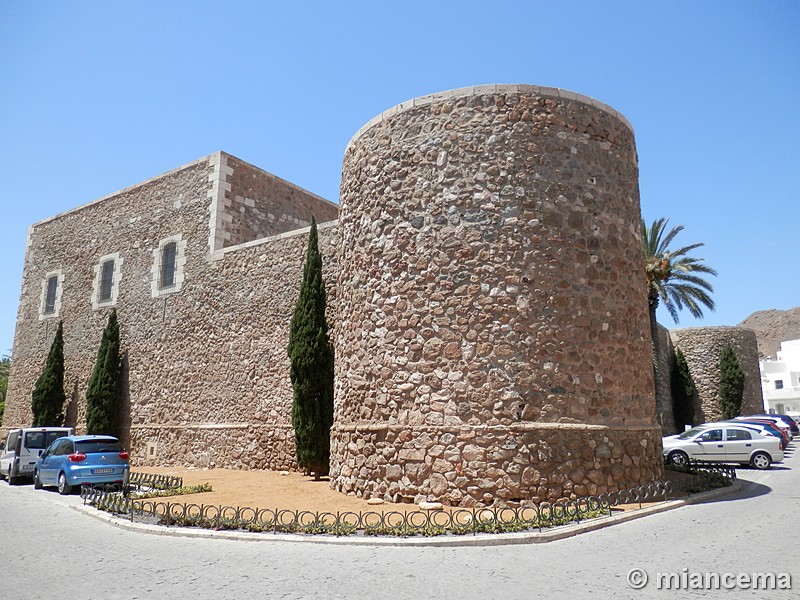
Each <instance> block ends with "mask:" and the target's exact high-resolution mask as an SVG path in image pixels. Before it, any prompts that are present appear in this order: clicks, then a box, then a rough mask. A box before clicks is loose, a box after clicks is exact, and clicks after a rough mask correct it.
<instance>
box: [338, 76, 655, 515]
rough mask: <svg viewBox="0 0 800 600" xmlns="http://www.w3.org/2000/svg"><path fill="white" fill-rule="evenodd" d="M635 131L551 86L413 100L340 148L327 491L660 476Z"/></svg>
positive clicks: (502, 493)
mask: <svg viewBox="0 0 800 600" xmlns="http://www.w3.org/2000/svg"><path fill="white" fill-rule="evenodd" d="M640 219H641V216H640V210H639V190H638V167H637V157H636V148H635V145H634V138H633V132H632V131H631V127H630V125H629V124H628V122H627V121H626V120H625V119H624V118H623V117H622V116H621V115H620V114H619V113H617V112H616V111H615V110H613V109H612V108H610V107H608V106H606V105H604V104H601V103H600V102H597V101H596V100H593V99H591V98H587V97H585V96H580V95H578V94H575V93H573V92H567V91H564V90H559V89H555V88H542V87H537V86H530V85H488V86H478V87H470V88H463V89H458V90H453V91H449V92H444V93H441V94H433V95H431V96H424V97H421V98H416V99H414V100H410V101H408V102H404V103H402V104H400V105H398V106H396V107H394V108H392V109H389V110H388V111H386V112H384V113H383V114H381V115H379V116H378V117H376V118H375V119H373V120H372V121H370V122H369V123H367V124H366V125H365V126H364V127H363V128H362V129H361V130H360V131H359V132H358V133H357V134H356V135H355V137H354V138H353V139H352V140H351V141H350V143H349V145H348V147H347V150H346V152H345V158H344V165H343V173H342V188H341V212H340V220H339V227H340V235H341V250H340V256H339V265H340V271H339V276H338V282H337V302H338V305H339V322H338V324H337V327H336V336H335V337H336V342H335V347H336V361H337V362H336V365H337V366H336V384H335V386H336V387H335V423H334V427H333V429H332V431H331V478H332V485H333V486H334V487H335V488H336V489H338V490H340V491H342V492H348V493H349V492H354V493H356V494H357V495H360V496H367V497H369V496H378V497H382V498H385V499H387V500H394V501H420V500H424V499H427V500H439V501H442V502H444V503H446V504H453V505H462V506H475V505H488V504H492V503H516V502H527V501H532V502H538V501H542V500H554V499H558V498H563V497H567V496H581V495H585V494H593V493H600V492H604V491H613V490H617V489H621V488H625V487H629V486H631V485H638V484H642V483H647V482H651V481H653V480H655V479H657V478H658V477H660V476H661V468H662V458H661V431H660V428H659V426H658V425H657V424H656V422H655V399H654V390H653V366H652V362H651V360H652V359H651V346H650V333H649V325H648V323H649V320H648V310H647V297H646V289H645V285H644V279H643V274H642V250H641V234H640V227H641V221H640Z"/></svg>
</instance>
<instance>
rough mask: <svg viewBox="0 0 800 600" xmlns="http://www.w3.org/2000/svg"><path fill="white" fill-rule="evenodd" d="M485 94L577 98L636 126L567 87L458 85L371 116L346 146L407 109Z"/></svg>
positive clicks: (614, 111)
mask: <svg viewBox="0 0 800 600" xmlns="http://www.w3.org/2000/svg"><path fill="white" fill-rule="evenodd" d="M485 94H535V95H537V96H545V97H550V98H560V99H563V100H573V101H575V102H581V103H582V104H587V105H589V106H593V107H595V108H597V109H599V110H602V111H604V112H607V113H609V114H610V115H612V116H614V117H616V118H617V119H619V120H620V121H621V122H622V123H624V124H625V125H626V126H627V127H628V129H630V130H631V133H633V126H632V125H631V124H630V121H628V119H626V118H625V116H624V115H622V113H620V112H619V111H617V110H615V109H614V108H612V107H611V106H609V105H608V104H605V103H603V102H600V101H599V100H595V99H594V98H591V97H590V96H584V95H583V94H579V93H577V92H572V91H570V90H564V89H561V88H556V87H546V86H539V85H529V84H522V83H520V84H517V83H494V84H487V85H472V86H467V87H462V88H456V89H453V90H447V91H445V92H436V93H435V94H427V95H425V96H419V97H417V98H412V99H411V100H406V101H405V102H401V103H400V104H397V105H396V106H393V107H391V108H389V109H387V110H385V111H383V112H382V113H380V114H379V115H377V116H376V117H373V118H372V119H370V120H369V121H368V122H367V123H366V124H365V125H364V126H363V127H361V129H359V130H358V131H357V132H356V134H355V135H354V136H353V137H352V138H350V141H349V142H347V146H346V147H345V151H347V149H348V148H350V146H351V145H352V144H353V142H355V141H356V140H357V139H358V138H359V137H361V136H362V135H363V134H364V133H365V132H366V131H367V130H368V129H370V128H372V127H373V126H374V125H377V124H378V123H380V122H382V121H383V120H385V119H389V118H391V117H394V116H395V115H397V114H399V113H402V112H405V111H406V110H410V109H412V108H416V107H418V106H425V105H427V104H433V103H434V102H439V101H443V100H450V99H455V98H467V97H470V96H482V95H485Z"/></svg>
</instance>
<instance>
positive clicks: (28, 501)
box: [0, 450, 800, 600]
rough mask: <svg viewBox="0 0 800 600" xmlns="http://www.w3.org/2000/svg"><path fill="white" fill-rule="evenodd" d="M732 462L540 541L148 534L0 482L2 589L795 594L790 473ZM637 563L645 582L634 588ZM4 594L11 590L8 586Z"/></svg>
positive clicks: (105, 597) (127, 593)
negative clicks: (736, 481)
mask: <svg viewBox="0 0 800 600" xmlns="http://www.w3.org/2000/svg"><path fill="white" fill-rule="evenodd" d="M796 462H797V459H796V458H795V457H793V456H792V452H791V450H790V452H789V454H788V455H787V459H786V461H785V463H784V464H783V465H777V466H776V467H775V468H773V469H772V470H770V471H766V472H759V471H753V470H750V469H740V470H739V478H740V481H742V482H743V483H744V486H743V489H742V490H741V491H739V492H737V493H735V494H732V495H729V496H725V497H723V498H720V499H717V500H714V501H711V502H707V503H703V504H697V505H693V506H687V507H683V508H678V509H675V510H670V511H667V512H664V513H661V514H657V515H653V516H649V517H646V518H643V519H638V520H635V521H631V522H629V523H624V524H620V525H616V526H613V527H609V528H606V529H603V530H599V531H594V532H590V533H586V534H582V535H578V536H576V537H573V538H570V539H566V540H561V541H556V542H551V543H547V544H531V545H509V546H494V547H478V548H465V547H423V548H420V547H413V548H412V547H372V546H364V545H323V544H318V543H314V542H313V538H311V540H312V541H309V542H302V543H287V542H280V541H272V540H270V541H259V542H241V541H231V540H223V539H191V538H183V537H165V536H155V535H147V534H143V533H140V532H136V531H128V530H124V529H120V528H117V527H113V526H111V525H109V524H108V523H105V522H102V521H99V520H97V519H93V518H91V517H88V516H87V515H85V514H82V513H80V512H78V511H75V510H72V509H70V508H69V506H68V505H69V504H76V505H77V504H80V503H81V500H80V498H79V497H75V496H73V497H70V498H66V499H64V498H61V497H59V496H58V495H57V494H56V493H54V492H48V491H34V490H33V488H32V487H31V486H19V487H9V486H8V485H7V484H6V483H4V482H3V483H0V531H1V532H2V538H3V547H4V557H5V560H4V562H3V565H2V573H3V574H2V587H3V589H4V590H5V592H4V597H9V598H11V597H13V598H15V599H17V600H29V599H44V598H53V597H56V596H58V595H60V594H62V593H66V594H68V595H69V596H73V595H74V596H76V597H80V598H82V599H97V600H112V599H126V600H128V599H134V598H136V599H139V598H141V599H144V598H147V599H170V600H179V599H182V598H187V599H192V600H205V599H214V600H220V599H225V598H237V599H249V598H259V599H260V598H348V599H353V598H436V597H446V598H459V599H461V598H520V599H522V598H524V599H530V598H548V599H560V598H565V599H566V598H569V599H570V600H574V599H576V598H590V597H593V598H633V599H639V598H642V599H644V598H670V597H671V598H677V597H701V598H726V599H727V600H730V599H731V598H758V599H772V598H776V599H778V598H781V599H782V598H787V599H788V598H796V597H797V593H798V592H797V589H798V586H800V567H799V566H798V565H799V564H800V551H798V548H797V544H796V539H797V527H798V525H797V524H798V519H797V508H798V506H800V474H798V469H796V468H791V467H793V466H794V463H796ZM632 569H643V570H644V571H645V572H646V573H647V574H648V576H649V577H650V580H651V583H650V584H648V585H647V586H646V587H644V588H643V589H640V590H637V589H632V588H631V587H630V586H629V584H628V582H627V576H628V573H629V572H630V571H631V570H632ZM684 570H687V571H688V573H708V572H710V573H720V574H722V573H753V572H774V573H781V572H786V573H790V574H791V575H792V585H793V587H794V588H795V589H794V590H775V591H769V590H724V589H723V590H695V591H693V592H681V591H676V590H674V589H672V590H665V589H656V587H655V583H653V581H654V579H655V577H656V575H657V573H678V574H679V575H680V574H681V573H682V572H684ZM6 594H7V596H6Z"/></svg>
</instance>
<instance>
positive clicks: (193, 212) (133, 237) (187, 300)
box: [4, 153, 338, 469]
mask: <svg viewBox="0 0 800 600" xmlns="http://www.w3.org/2000/svg"><path fill="white" fill-rule="evenodd" d="M244 164H246V163H242V162H241V161H239V160H238V159H235V158H233V157H231V156H229V155H226V154H224V153H216V154H213V155H211V156H209V157H206V158H203V159H200V160H199V161H195V162H194V163H191V164H189V165H186V166H184V167H181V168H180V169H177V170H175V171H172V172H170V173H167V174H165V175H162V176H160V177H157V178H155V179H152V180H150V181H148V182H144V183H142V184H139V185H137V186H134V187H132V188H130V189H127V190H124V191H122V192H119V193H117V194H114V195H112V196H110V197H107V198H104V199H102V200H99V201H95V202H92V203H90V204H88V205H85V206H83V207H79V208H77V209H74V210H72V211H69V212H67V213H65V214H63V215H59V216H57V217H54V218H52V219H48V220H46V221H43V222H41V223H38V224H36V225H34V226H33V227H32V228H31V231H30V235H29V246H28V251H27V254H26V259H25V267H24V273H23V285H22V296H21V302H20V307H19V313H18V319H17V331H16V335H15V340H14V361H13V366H12V373H11V378H10V382H9V390H8V405H7V409H6V414H5V419H4V427H5V428H6V429H7V428H8V427H13V426H24V425H29V424H30V422H31V413H30V392H31V390H32V388H33V383H34V382H35V380H36V378H37V377H38V375H39V373H40V372H41V369H42V367H43V365H44V360H45V358H46V356H47V352H48V349H49V346H50V343H51V341H52V336H53V335H54V333H55V329H56V327H57V324H58V321H59V320H63V322H64V337H65V359H66V375H65V379H66V381H65V384H66V385H65V387H66V390H67V394H68V396H69V397H70V403H69V405H68V407H67V410H66V413H67V423H68V424H69V425H74V426H76V427H77V430H78V432H82V431H84V430H85V421H86V417H85V412H86V406H85V393H86V385H87V382H88V379H89V376H90V374H91V370H92V368H93V365H94V361H95V355H96V352H97V348H98V346H99V343H100V338H101V334H102V330H103V327H104V326H105V323H106V320H107V318H108V314H109V311H110V310H111V308H112V306H113V307H115V308H116V309H117V311H118V314H119V321H120V326H121V340H122V349H123V351H124V352H125V357H126V369H125V371H126V373H127V381H126V382H125V388H126V390H127V400H126V403H125V406H124V407H123V431H122V434H123V437H124V438H125V441H126V443H127V444H128V445H129V447H130V449H131V451H132V460H133V462H134V464H136V465H146V464H159V465H195V466H215V465H216V466H226V467H234V468H258V469H265V468H271V469H288V468H292V466H293V465H294V435H293V432H292V429H291V423H290V418H289V414H290V407H291V397H292V396H291V384H290V382H289V377H288V369H289V361H288V357H287V356H286V343H285V338H286V331H287V330H288V322H289V320H290V318H291V313H292V310H293V309H294V302H295V300H296V297H297V292H298V290H299V285H300V280H301V278H302V263H303V259H304V256H305V251H306V244H307V240H308V237H307V229H305V230H302V229H301V230H298V229H297V226H298V223H297V222H296V221H295V220H294V218H285V215H294V216H295V217H297V219H299V218H300V216H301V215H303V218H304V219H308V218H309V217H310V215H311V214H312V213H313V214H316V217H317V219H318V220H319V221H330V220H332V219H335V218H336V215H337V212H338V209H337V207H336V205H335V204H332V203H330V202H328V201H326V200H323V199H321V198H319V197H317V196H314V195H313V194H310V193H309V192H304V191H302V190H300V189H299V188H296V187H295V186H291V184H286V182H283V181H282V180H279V179H278V178H276V177H274V176H272V175H270V174H268V173H265V172H263V171H260V170H259V169H256V168H255V167H252V166H250V165H247V167H246V168H245V167H244V166H243V165H244ZM231 165H233V166H232V167H231ZM243 176H246V178H245V179H244V181H240V178H242V177H243ZM239 190H241V192H239ZM287 190H291V194H289V195H288V196H287V193H288V192H287ZM231 195H233V197H234V202H233V203H232V202H230V200H231V199H230V196H231ZM239 195H242V196H243V197H246V198H249V199H252V200H253V202H252V203H253V205H254V207H250V208H258V207H261V210H263V213H264V214H266V215H269V214H272V215H275V216H276V218H275V219H274V221H273V225H272V229H271V230H270V231H269V233H271V234H272V237H268V238H265V239H247V237H248V236H247V235H246V234H245V233H241V232H242V231H244V230H243V229H239V230H238V231H239V232H240V233H239V234H237V236H235V237H233V238H227V237H226V238H225V239H224V240H223V239H222V238H220V242H227V241H230V240H231V239H232V240H233V241H236V242H238V243H239V245H238V246H234V247H226V248H222V247H221V245H220V247H219V248H215V249H214V252H212V253H210V252H209V250H210V249H209V235H210V232H211V234H212V239H213V232H214V229H215V227H214V224H215V223H216V222H220V223H223V224H231V223H236V222H237V218H238V215H236V214H233V215H232V214H231V209H230V206H232V205H233V204H235V198H236V197H237V196H239ZM297 196H302V200H303V202H302V203H299V202H295V200H296V198H297ZM284 200H288V201H289V203H288V204H286V202H284ZM301 209H303V212H301ZM305 211H307V212H305ZM212 217H213V218H212ZM217 220H218V221H217ZM292 230H294V231H292ZM225 231H231V230H230V229H225ZM287 232H288V233H287ZM262 233H263V232H262ZM176 236H179V237H180V238H181V240H182V243H183V244H185V250H184V260H183V265H182V266H181V267H179V268H180V269H182V273H181V279H182V285H181V287H180V289H179V291H175V292H170V289H166V290H162V291H159V292H157V294H156V295H155V297H154V294H153V289H154V282H153V277H154V271H155V273H156V276H157V273H158V268H157V267H158V266H159V265H158V257H157V256H154V251H156V250H157V248H158V247H159V242H160V240H163V239H166V238H172V237H176ZM335 245H336V227H335V223H334V224H331V225H322V226H320V249H321V251H322V253H323V256H324V260H325V268H326V269H327V271H328V273H329V274H328V277H329V278H331V279H332V275H331V273H332V272H335V270H336V263H335V259H336V255H335V253H334V252H333V249H334V248H335ZM112 253H118V254H119V255H120V256H121V257H123V258H124V261H123V262H122V264H121V265H120V269H119V273H117V275H118V281H117V284H116V285H117V286H118V290H117V292H118V293H117V295H116V299H115V300H116V301H115V302H114V303H113V304H110V305H100V306H99V307H98V308H97V309H96V310H95V309H93V307H92V301H91V299H92V292H93V280H94V278H95V274H96V268H95V267H96V265H97V262H98V259H99V257H101V256H106V255H111V254H112ZM155 254H156V255H157V254H158V253H157V251H156V252H155ZM56 269H59V270H61V272H63V290H62V299H61V305H60V307H59V311H58V313H57V314H54V315H51V316H46V317H43V316H42V315H41V314H40V313H41V306H40V304H41V302H40V299H41V288H42V285H41V282H42V280H43V279H44V278H45V276H46V274H47V273H49V272H51V271H54V270H56ZM155 287H157V285H156V286H155ZM333 301H335V294H334V295H333ZM333 301H332V306H333V305H334V303H333Z"/></svg>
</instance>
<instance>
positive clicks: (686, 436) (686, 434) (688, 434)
mask: <svg viewBox="0 0 800 600" xmlns="http://www.w3.org/2000/svg"><path fill="white" fill-rule="evenodd" d="M701 431H705V428H704V427H692V428H691V429H687V430H686V431H684V432H683V433H682V434H680V435H679V436H678V439H679V440H688V439H689V438H690V437H694V436H696V435H697V434H698V433H700V432H701Z"/></svg>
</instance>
